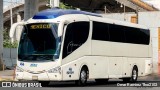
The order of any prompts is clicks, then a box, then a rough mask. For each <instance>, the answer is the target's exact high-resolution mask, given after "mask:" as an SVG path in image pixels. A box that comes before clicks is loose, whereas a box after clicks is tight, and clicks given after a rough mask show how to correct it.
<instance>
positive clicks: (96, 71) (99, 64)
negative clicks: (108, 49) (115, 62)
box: [62, 56, 108, 80]
mask: <svg viewBox="0 0 160 90" xmlns="http://www.w3.org/2000/svg"><path fill="white" fill-rule="evenodd" d="M83 65H86V66H87V67H88V69H89V79H95V78H97V79H98V78H108V60H106V57H101V56H84V57H81V58H79V59H76V60H73V61H72V62H70V63H67V64H64V65H62V70H63V80H78V79H79V73H80V71H81V68H82V67H83Z"/></svg>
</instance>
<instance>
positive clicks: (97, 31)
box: [92, 22, 109, 41]
mask: <svg viewBox="0 0 160 90" xmlns="http://www.w3.org/2000/svg"><path fill="white" fill-rule="evenodd" d="M92 39H93V40H103V41H108V40H109V33H108V24H106V23H100V22H93V34H92Z"/></svg>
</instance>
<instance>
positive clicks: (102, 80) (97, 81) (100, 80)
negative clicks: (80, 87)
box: [95, 79, 108, 84]
mask: <svg viewBox="0 0 160 90" xmlns="http://www.w3.org/2000/svg"><path fill="white" fill-rule="evenodd" d="M95 81H96V83H97V84H106V83H108V79H95Z"/></svg>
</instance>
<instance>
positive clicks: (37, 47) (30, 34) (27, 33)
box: [18, 23, 61, 61]
mask: <svg viewBox="0 0 160 90" xmlns="http://www.w3.org/2000/svg"><path fill="white" fill-rule="evenodd" d="M57 30H58V24H55V23H54V24H53V23H52V24H48V23H35V24H27V25H25V26H24V28H23V32H22V35H21V39H20V43H19V48H18V59H19V60H20V61H24V60H25V61H31V60H32V61H44V60H52V61H53V60H55V59H58V58H59V51H60V42H61V39H60V37H58V36H57Z"/></svg>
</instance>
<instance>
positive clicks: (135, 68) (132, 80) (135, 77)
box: [131, 66, 138, 82]
mask: <svg viewBox="0 0 160 90" xmlns="http://www.w3.org/2000/svg"><path fill="white" fill-rule="evenodd" d="M137 78H138V69H137V67H136V66H134V67H133V70H132V76H131V82H136V81H137Z"/></svg>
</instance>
